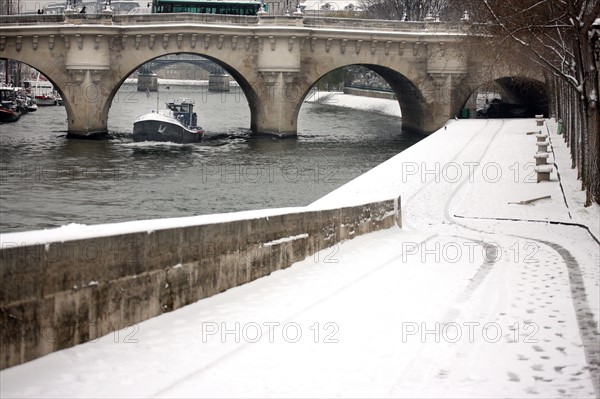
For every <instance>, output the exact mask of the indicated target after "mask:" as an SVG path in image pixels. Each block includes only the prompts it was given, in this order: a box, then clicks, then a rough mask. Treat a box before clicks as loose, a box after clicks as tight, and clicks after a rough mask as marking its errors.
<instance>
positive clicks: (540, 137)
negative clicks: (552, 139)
mask: <svg viewBox="0 0 600 399" xmlns="http://www.w3.org/2000/svg"><path fill="white" fill-rule="evenodd" d="M535 138H536V139H537V141H538V142H539V143H541V142H544V141H546V139H547V138H548V134H547V133H541V132H540V133H538V134H536V135H535Z"/></svg>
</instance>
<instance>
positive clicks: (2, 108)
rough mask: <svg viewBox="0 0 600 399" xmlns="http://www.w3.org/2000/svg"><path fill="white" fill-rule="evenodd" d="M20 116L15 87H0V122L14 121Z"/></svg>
mask: <svg viewBox="0 0 600 399" xmlns="http://www.w3.org/2000/svg"><path fill="white" fill-rule="evenodd" d="M20 117H21V112H19V108H18V105H17V97H16V93H15V89H14V88H12V87H0V122H1V123H7V122H16V121H18V120H19V118H20Z"/></svg>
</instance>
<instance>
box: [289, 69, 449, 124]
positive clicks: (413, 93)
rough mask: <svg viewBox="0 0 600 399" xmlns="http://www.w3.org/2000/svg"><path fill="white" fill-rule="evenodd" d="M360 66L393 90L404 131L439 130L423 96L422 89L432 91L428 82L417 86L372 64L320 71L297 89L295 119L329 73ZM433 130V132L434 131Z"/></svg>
mask: <svg viewBox="0 0 600 399" xmlns="http://www.w3.org/2000/svg"><path fill="white" fill-rule="evenodd" d="M351 65H358V66H362V67H365V68H367V69H370V70H372V71H373V72H375V73H377V74H378V75H380V76H381V77H382V78H383V79H384V80H385V81H386V82H387V83H388V85H389V86H390V87H391V88H392V90H393V92H394V94H395V95H396V98H397V99H398V103H399V105H400V110H401V112H402V129H404V130H409V131H417V132H423V131H427V130H428V129H433V130H435V129H437V128H439V126H437V127H435V128H432V126H434V124H435V121H434V118H433V115H432V112H431V109H430V107H429V104H428V102H427V100H426V98H425V96H424V95H423V91H422V89H426V90H427V89H428V88H429V89H431V87H430V86H428V84H427V83H428V82H422V83H421V87H419V86H417V84H416V83H415V82H413V81H412V80H411V79H409V78H408V77H407V76H406V75H405V74H403V73H401V72H399V71H397V70H396V69H392V68H391V67H389V66H383V65H376V64H370V63H350V64H345V65H341V66H336V67H335V68H331V69H329V70H327V71H320V74H315V75H313V76H312V78H311V79H310V80H307V81H306V82H304V83H305V86H304V87H302V89H300V88H296V90H297V91H301V92H302V95H301V96H300V101H298V103H297V104H296V106H295V108H294V113H293V118H295V119H297V117H298V114H299V112H300V108H301V107H302V104H303V102H304V99H305V98H306V97H307V96H308V95H309V93H310V91H311V90H312V88H313V87H314V86H315V85H317V84H318V82H319V80H320V79H322V78H323V77H325V76H326V75H328V74H329V73H331V72H333V71H335V70H338V69H340V68H344V67H346V66H351ZM433 130H432V131H433Z"/></svg>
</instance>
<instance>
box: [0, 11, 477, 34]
mask: <svg viewBox="0 0 600 399" xmlns="http://www.w3.org/2000/svg"><path fill="white" fill-rule="evenodd" d="M181 22H189V23H194V24H195V23H201V24H223V25H234V26H253V25H255V26H277V27H280V26H281V27H284V26H297V27H302V26H303V27H307V28H334V29H335V28H341V29H348V28H355V29H361V30H376V31H391V32H420V33H422V32H440V33H449V34H457V33H464V32H465V30H466V28H467V27H468V26H469V25H468V24H466V23H464V22H463V23H451V22H440V21H419V22H406V21H390V20H377V19H355V18H329V17H303V16H273V15H267V16H263V17H258V16H239V15H213V14H191V13H173V14H132V15H121V14H118V15H113V14H78V13H75V14H67V15H8V16H0V24H1V25H2V26H11V25H43V24H46V23H48V24H56V23H64V24H74V25H79V24H113V25H128V26H131V25H139V24H147V25H154V24H159V25H162V24H168V23H181Z"/></svg>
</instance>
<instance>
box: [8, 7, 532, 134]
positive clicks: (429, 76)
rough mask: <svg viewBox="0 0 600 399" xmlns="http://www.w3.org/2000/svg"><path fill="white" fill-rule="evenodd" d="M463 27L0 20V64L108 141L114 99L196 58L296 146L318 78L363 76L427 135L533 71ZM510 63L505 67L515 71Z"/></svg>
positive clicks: (264, 20) (201, 19)
mask: <svg viewBox="0 0 600 399" xmlns="http://www.w3.org/2000/svg"><path fill="white" fill-rule="evenodd" d="M468 27H469V23H468V21H465V22H463V23H456V24H450V23H444V22H434V21H430V22H400V21H378V20H356V19H335V18H319V17H302V16H290V17H284V16H267V17H258V16H256V17H238V16H224V15H205V14H146V15H113V14H111V13H104V14H99V15H85V14H70V15H30V16H6V17H0V58H4V59H12V60H16V61H20V62H23V63H25V64H28V65H30V66H32V67H34V68H36V69H37V70H39V71H41V72H42V73H43V74H44V75H46V76H47V77H48V79H49V80H50V81H51V82H52V83H53V84H54V85H55V87H56V88H57V90H58V91H59V93H60V94H61V95H62V97H63V99H64V101H65V107H66V111H67V116H68V132H69V135H72V136H91V135H95V134H101V133H105V132H106V131H107V119H108V114H109V110H110V106H111V103H112V100H113V97H114V96H115V94H116V93H117V91H118V89H119V87H120V86H121V84H122V83H123V82H124V81H125V79H126V78H127V77H128V76H129V75H130V74H131V73H132V72H134V71H135V70H137V69H138V68H139V67H140V66H141V65H143V64H144V63H146V62H148V61H151V60H153V59H155V58H157V57H162V56H165V55H169V54H185V53H189V54H195V55H200V56H202V57H205V58H207V59H210V60H212V61H214V62H216V63H217V64H218V65H220V66H221V67H222V68H223V69H225V70H226V71H227V73H229V74H230V75H231V76H232V77H233V78H234V79H235V80H236V81H237V82H238V83H239V85H240V87H241V88H242V90H243V91H244V94H245V95H246V98H247V99H248V103H249V107H250V114H251V126H250V128H251V129H252V131H253V132H254V133H261V134H273V135H277V136H280V137H286V136H294V135H296V132H297V117H298V112H299V110H300V107H301V106H302V102H303V100H304V98H305V97H306V95H307V94H308V93H309V91H310V89H311V87H312V86H314V85H315V83H316V82H317V81H318V80H319V79H320V78H322V77H323V76H324V75H326V74H327V73H329V72H331V71H333V70H335V69H337V68H341V67H344V66H347V65H363V66H365V67H367V68H370V69H372V70H373V71H375V72H377V73H379V74H380V75H381V76H382V77H383V78H384V79H385V80H386V81H387V82H388V84H389V85H390V86H391V87H392V89H393V90H394V92H395V93H396V96H397V98H398V101H399V103H400V107H401V111H402V115H403V121H402V124H403V128H404V129H409V130H415V131H419V132H423V133H430V132H433V131H435V130H436V129H438V128H440V127H441V126H443V125H444V124H445V123H446V121H447V120H448V119H449V118H450V117H452V116H454V115H455V114H457V113H458V112H459V111H460V109H461V107H463V106H464V104H465V102H466V100H467V99H468V97H469V96H470V95H471V94H472V93H473V91H474V90H475V89H477V88H478V87H479V86H480V85H481V84H483V83H485V82H489V81H492V80H496V79H501V78H507V77H512V76H515V77H524V78H529V79H537V80H538V81H543V76H542V75H541V74H540V73H539V72H538V71H531V70H525V71H521V70H518V68H516V69H515V65H509V63H507V65H505V66H504V67H503V68H498V65H497V63H498V61H497V60H496V61H495V62H494V68H492V65H489V64H490V63H489V62H488V60H487V59H486V57H483V56H482V55H480V52H479V51H476V50H472V49H473V47H472V46H469V45H467V44H466V43H467V42H468V39H469V36H468V34H467V31H468ZM513 64H514V61H513Z"/></svg>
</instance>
